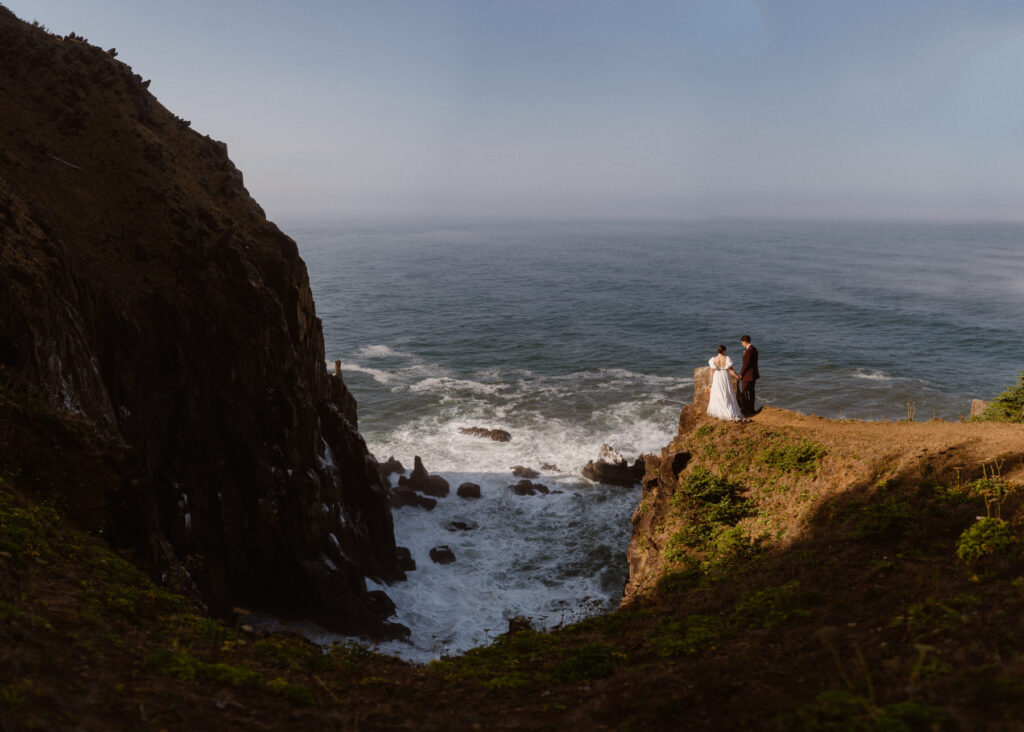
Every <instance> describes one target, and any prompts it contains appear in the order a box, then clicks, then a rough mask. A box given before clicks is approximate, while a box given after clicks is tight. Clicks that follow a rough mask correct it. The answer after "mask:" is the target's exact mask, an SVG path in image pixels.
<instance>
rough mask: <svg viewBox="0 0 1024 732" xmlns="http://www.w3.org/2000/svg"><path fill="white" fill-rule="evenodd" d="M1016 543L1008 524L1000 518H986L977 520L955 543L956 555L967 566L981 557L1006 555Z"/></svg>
mask: <svg viewBox="0 0 1024 732" xmlns="http://www.w3.org/2000/svg"><path fill="white" fill-rule="evenodd" d="M1016 543H1017V537H1016V536H1015V535H1014V533H1013V529H1012V528H1010V524H1008V523H1007V522H1006V521H1004V520H1003V519H1001V518H992V517H989V516H986V517H985V518H981V519H978V520H977V521H975V522H974V524H972V525H971V526H970V527H968V528H967V529H966V530H965V531H964V533H962V534H960V539H959V540H958V541H957V543H956V555H957V556H958V557H960V559H961V560H962V561H964V562H966V563H968V564H971V563H973V562H976V561H978V560H979V559H982V558H983V557H988V556H993V555H997V554H1006V553H1007V552H1009V551H1010V549H1012V548H1013V546H1014V544H1016Z"/></svg>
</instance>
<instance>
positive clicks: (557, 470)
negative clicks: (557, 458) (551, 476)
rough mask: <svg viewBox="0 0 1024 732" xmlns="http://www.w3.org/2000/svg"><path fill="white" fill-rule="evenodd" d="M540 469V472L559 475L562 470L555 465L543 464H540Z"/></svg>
mask: <svg viewBox="0 0 1024 732" xmlns="http://www.w3.org/2000/svg"><path fill="white" fill-rule="evenodd" d="M540 469H541V470H546V471H548V472H549V473H561V472H562V469H561V468H560V467H558V466H557V465H555V464H554V463H543V464H541V466H540Z"/></svg>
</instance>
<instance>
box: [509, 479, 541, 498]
mask: <svg viewBox="0 0 1024 732" xmlns="http://www.w3.org/2000/svg"><path fill="white" fill-rule="evenodd" d="M508 489H509V490H510V491H512V492H513V493H515V494H516V495H517V496H535V495H537V494H538V493H542V494H545V495H546V494H548V493H550V492H551V491H549V490H548V487H547V486H546V485H544V484H543V483H534V482H532V481H529V480H525V479H524V480H521V481H519V482H518V483H515V484H513V485H510V486H509V487H508Z"/></svg>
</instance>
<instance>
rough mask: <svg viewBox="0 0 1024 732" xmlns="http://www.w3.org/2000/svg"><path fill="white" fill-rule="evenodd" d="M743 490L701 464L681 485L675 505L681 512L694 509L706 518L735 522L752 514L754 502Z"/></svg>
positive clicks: (676, 495)
mask: <svg viewBox="0 0 1024 732" xmlns="http://www.w3.org/2000/svg"><path fill="white" fill-rule="evenodd" d="M739 491H740V486H739V485H738V484H736V483H733V482H731V481H729V480H726V479H725V478H721V477H719V476H717V475H715V474H714V473H712V472H711V471H710V470H708V469H707V468H704V467H701V466H698V467H696V468H694V469H693V470H692V471H691V472H690V474H689V475H688V476H686V478H685V479H684V480H683V481H682V483H680V484H679V488H678V490H677V491H676V494H675V495H674V496H673V497H672V503H671V505H672V508H673V509H674V511H675V512H676V513H677V514H678V513H682V512H684V511H685V510H686V509H687V508H693V509H696V511H697V513H698V515H699V517H700V519H701V520H703V521H706V522H710V523H723V524H735V523H736V522H737V521H739V520H740V519H741V518H744V517H746V516H749V515H750V514H751V507H750V501H748V500H747V499H746V498H743V497H742V496H741V495H740V494H739Z"/></svg>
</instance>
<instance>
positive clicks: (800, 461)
mask: <svg viewBox="0 0 1024 732" xmlns="http://www.w3.org/2000/svg"><path fill="white" fill-rule="evenodd" d="M824 455H825V448H824V447H823V446H821V445H819V444H818V443H816V442H814V441H813V440H809V439H803V440H800V441H799V442H795V443H787V444H782V445H772V446H770V447H766V448H764V449H763V450H762V451H761V452H760V454H759V455H758V456H757V461H758V462H759V463H761V464H762V465H763V466H765V467H766V468H769V469H772V470H777V471H779V472H782V473H799V474H801V475H808V474H811V473H815V472H817V470H818V462H819V461H820V460H821V458H822V457H824Z"/></svg>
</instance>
